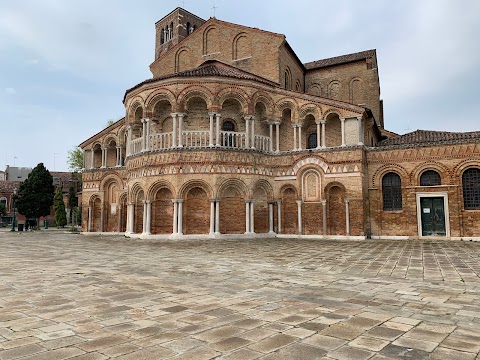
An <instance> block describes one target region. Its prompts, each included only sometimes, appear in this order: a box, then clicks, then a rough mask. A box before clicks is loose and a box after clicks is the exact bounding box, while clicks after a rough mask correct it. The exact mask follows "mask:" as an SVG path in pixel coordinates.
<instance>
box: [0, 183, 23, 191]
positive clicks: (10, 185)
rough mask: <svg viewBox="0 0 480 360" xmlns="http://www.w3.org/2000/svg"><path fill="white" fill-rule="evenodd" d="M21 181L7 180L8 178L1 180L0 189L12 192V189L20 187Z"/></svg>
mask: <svg viewBox="0 0 480 360" xmlns="http://www.w3.org/2000/svg"><path fill="white" fill-rule="evenodd" d="M20 183H21V181H8V180H1V181H0V191H3V192H10V191H11V192H13V189H15V188H17V190H18V189H19V188H20Z"/></svg>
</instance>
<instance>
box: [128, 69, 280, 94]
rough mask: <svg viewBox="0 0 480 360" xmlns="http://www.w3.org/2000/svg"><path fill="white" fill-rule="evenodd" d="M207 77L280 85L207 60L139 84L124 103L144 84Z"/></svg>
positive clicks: (133, 88)
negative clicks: (187, 68) (198, 64)
mask: <svg viewBox="0 0 480 360" xmlns="http://www.w3.org/2000/svg"><path fill="white" fill-rule="evenodd" d="M205 76H219V77H228V78H233V79H239V80H252V81H257V82H261V83H263V84H267V85H271V86H278V85H279V84H278V83H276V82H274V81H271V80H268V79H266V78H263V77H261V76H258V75H255V74H252V73H250V72H248V71H244V70H241V69H238V68H236V67H233V66H230V65H228V64H225V63H222V62H221V61H218V60H207V61H205V62H204V63H203V64H201V65H200V66H199V67H197V68H194V69H191V70H186V71H181V72H177V73H174V74H168V75H163V76H159V77H156V78H153V79H148V80H145V81H143V82H141V83H140V84H137V85H135V86H134V87H132V88H130V89H128V90H127V91H126V92H125V96H124V98H123V101H125V98H126V96H127V94H128V93H129V92H130V91H132V90H135V89H137V88H139V87H140V86H142V85H144V84H149V83H152V82H155V81H159V80H165V79H170V78H191V77H205Z"/></svg>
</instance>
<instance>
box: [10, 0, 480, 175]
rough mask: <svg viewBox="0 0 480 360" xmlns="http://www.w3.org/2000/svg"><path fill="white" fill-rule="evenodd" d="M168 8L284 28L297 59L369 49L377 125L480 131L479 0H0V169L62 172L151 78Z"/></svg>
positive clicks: (272, 28)
mask: <svg viewBox="0 0 480 360" xmlns="http://www.w3.org/2000/svg"><path fill="white" fill-rule="evenodd" d="M177 6H181V7H183V8H185V9H186V10H188V11H190V12H192V13H194V14H196V15H198V16H200V17H201V18H203V19H208V18H209V17H211V16H214V15H215V16H216V17H217V18H218V19H220V20H225V21H229V22H233V23H237V24H240V25H245V26H251V27H257V28H260V29H263V30H267V31H272V32H277V33H281V34H285V35H286V38H287V41H288V43H289V44H290V45H291V47H292V48H293V49H294V51H295V52H296V54H297V55H298V57H299V58H300V60H301V61H302V62H310V61H314V60H319V59H324V58H329V57H333V56H339V55H344V54H349V53H353V52H358V51H363V50H369V49H376V50H377V59H378V64H379V74H380V86H381V98H382V99H383V100H384V115H385V128H386V129H388V130H391V131H394V132H396V133H399V134H403V133H407V132H410V131H414V130H416V129H426V130H444V131H459V132H463V131H477V130H479V131H480V40H479V39H478V37H479V36H480V1H478V0H462V1H458V0H422V1H418V0H398V1H389V0H362V1H358V0H335V1H331V0H330V1H324V0H296V1H294V2H292V1H283V0H262V1H258V0H255V1H252V0H242V1H231V0H215V1H213V0H185V1H177V0H171V1H159V0H156V1H155V0H135V1H127V0H101V1H99V0H42V1H38V0H16V1H6V0H0V119H1V123H0V170H3V169H4V168H5V166H6V165H7V164H8V165H10V166H24V167H35V166H36V165H37V164H38V163H40V162H43V163H44V165H45V166H46V167H47V168H48V169H49V170H51V171H68V164H67V152H68V150H71V149H73V148H75V147H76V146H77V145H78V144H80V143H81V142H82V141H84V140H86V139H87V138H89V137H90V136H92V135H94V134H95V133H97V132H98V131H100V130H102V129H103V128H104V127H105V126H106V124H107V122H108V121H109V120H112V119H113V120H117V119H119V118H121V117H122V116H124V114H125V109H124V107H123V104H122V99H123V95H124V93H125V90H126V89H128V88H131V87H132V86H134V85H136V84H137V83H140V82H142V81H143V80H146V79H148V78H151V77H152V74H151V73H150V71H149V65H150V64H151V63H152V62H153V58H154V46H155V26H154V25H155V22H156V21H158V20H159V19H161V18H162V17H163V16H164V15H166V14H168V13H169V12H170V11H172V10H173V9H174V8H176V7H177Z"/></svg>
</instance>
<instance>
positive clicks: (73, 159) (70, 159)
mask: <svg viewBox="0 0 480 360" xmlns="http://www.w3.org/2000/svg"><path fill="white" fill-rule="evenodd" d="M67 163H68V168H69V169H70V171H72V172H76V173H78V172H80V171H81V170H82V168H83V150H82V149H80V148H79V147H75V148H73V149H72V150H68V154H67Z"/></svg>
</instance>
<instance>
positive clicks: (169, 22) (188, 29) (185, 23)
mask: <svg viewBox="0 0 480 360" xmlns="http://www.w3.org/2000/svg"><path fill="white" fill-rule="evenodd" d="M204 22H205V20H203V19H202V18H200V17H198V16H197V15H194V14H192V13H191V12H188V11H187V10H184V9H182V8H180V7H177V8H176V9H175V10H173V11H172V12H171V13H170V14H168V15H166V16H164V17H163V18H162V19H160V20H159V21H157V22H156V23H155V30H156V36H155V60H157V59H158V58H159V57H161V56H162V54H163V53H164V52H166V51H167V50H168V49H170V48H171V47H173V46H175V45H177V44H178V43H179V42H180V41H182V40H183V39H184V38H186V37H187V36H188V35H190V34H191V33H192V32H194V31H195V30H196V29H197V28H198V27H199V26H201V25H202V24H203V23H204Z"/></svg>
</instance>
